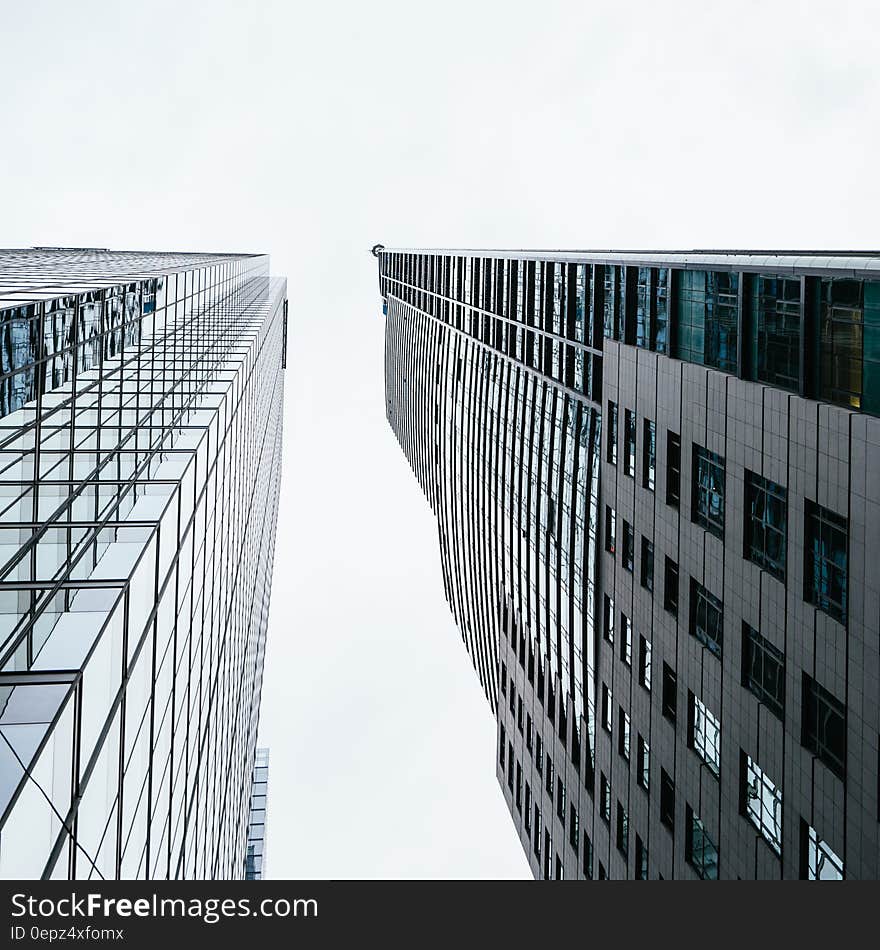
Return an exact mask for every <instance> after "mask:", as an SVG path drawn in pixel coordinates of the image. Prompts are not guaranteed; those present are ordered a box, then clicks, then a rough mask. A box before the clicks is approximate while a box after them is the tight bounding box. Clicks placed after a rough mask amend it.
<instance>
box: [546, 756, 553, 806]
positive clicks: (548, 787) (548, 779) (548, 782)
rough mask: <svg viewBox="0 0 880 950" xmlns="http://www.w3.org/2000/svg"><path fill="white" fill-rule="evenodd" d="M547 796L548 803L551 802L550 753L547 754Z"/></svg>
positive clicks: (551, 769) (551, 764) (551, 766)
mask: <svg viewBox="0 0 880 950" xmlns="http://www.w3.org/2000/svg"><path fill="white" fill-rule="evenodd" d="M546 780H547V785H546V788H547V794H548V795H549V796H550V801H551V802H552V801H553V760H552V759H551V758H550V753H549V752H548V753H547V773H546Z"/></svg>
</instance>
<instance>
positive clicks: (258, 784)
mask: <svg viewBox="0 0 880 950" xmlns="http://www.w3.org/2000/svg"><path fill="white" fill-rule="evenodd" d="M268 797H269V750H268V749H257V754H256V757H255V759H254V781H253V786H252V787H251V814H250V821H249V822H248V841H247V855H246V856H245V869H244V876H245V879H246V880H248V881H261V880H262V879H263V877H264V875H265V873H266V814H267V808H266V803H267V799H268Z"/></svg>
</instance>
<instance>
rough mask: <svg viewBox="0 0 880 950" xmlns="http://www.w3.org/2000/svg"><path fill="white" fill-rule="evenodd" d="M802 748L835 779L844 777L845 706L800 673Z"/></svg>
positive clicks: (823, 688) (808, 677)
mask: <svg viewBox="0 0 880 950" xmlns="http://www.w3.org/2000/svg"><path fill="white" fill-rule="evenodd" d="M802 712H803V715H802V719H801V724H802V735H801V741H802V742H803V744H804V745H805V746H806V747H807V748H808V749H809V750H810V751H811V752H813V753H814V754H815V755H816V756H818V758H820V759H821V760H822V761H823V762H824V763H825V764H826V765H827V766H828V768H830V769H831V771H832V772H834V774H835V775H837V776H838V778H844V777H845V775H846V706H844V705H843V703H842V702H840V700H839V699H838V698H837V697H836V696H834V695H833V694H832V693H830V692H828V690H827V689H825V687H824V686H820V685H819V684H818V683H817V682H816V681H815V680H814V679H813V678H812V677H810V676H808V675H807V674H806V673H804V679H803V711H802Z"/></svg>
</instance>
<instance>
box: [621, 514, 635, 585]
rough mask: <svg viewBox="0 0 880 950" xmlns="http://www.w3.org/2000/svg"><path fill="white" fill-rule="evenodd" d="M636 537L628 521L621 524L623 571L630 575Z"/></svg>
mask: <svg viewBox="0 0 880 950" xmlns="http://www.w3.org/2000/svg"><path fill="white" fill-rule="evenodd" d="M635 546H636V535H635V532H634V531H633V527H632V525H631V524H630V523H629V522H628V521H624V522H623V569H624V570H626V571H629V572H630V574H632V571H633V560H634V558H635V550H634V549H635Z"/></svg>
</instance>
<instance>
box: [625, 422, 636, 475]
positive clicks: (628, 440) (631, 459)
mask: <svg viewBox="0 0 880 950" xmlns="http://www.w3.org/2000/svg"><path fill="white" fill-rule="evenodd" d="M623 471H624V474H626V475H628V476H629V477H630V478H635V477H636V414H635V413H634V412H630V411H629V409H625V410H624V413H623Z"/></svg>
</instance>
